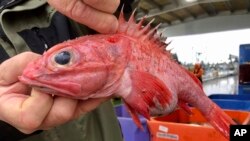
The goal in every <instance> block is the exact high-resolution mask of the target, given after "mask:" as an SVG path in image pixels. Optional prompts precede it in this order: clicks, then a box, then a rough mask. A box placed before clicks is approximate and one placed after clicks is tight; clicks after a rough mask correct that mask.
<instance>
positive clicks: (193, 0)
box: [186, 0, 197, 2]
mask: <svg viewBox="0 0 250 141" xmlns="http://www.w3.org/2000/svg"><path fill="white" fill-rule="evenodd" d="M196 1H197V0H186V2H196Z"/></svg>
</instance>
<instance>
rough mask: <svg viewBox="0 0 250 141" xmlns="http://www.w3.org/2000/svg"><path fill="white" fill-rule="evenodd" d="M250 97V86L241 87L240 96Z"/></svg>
mask: <svg viewBox="0 0 250 141" xmlns="http://www.w3.org/2000/svg"><path fill="white" fill-rule="evenodd" d="M242 94H247V95H250V85H239V95H242Z"/></svg>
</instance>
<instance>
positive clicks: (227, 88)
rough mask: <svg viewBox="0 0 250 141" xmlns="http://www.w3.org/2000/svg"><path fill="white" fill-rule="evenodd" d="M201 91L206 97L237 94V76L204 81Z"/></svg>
mask: <svg viewBox="0 0 250 141" xmlns="http://www.w3.org/2000/svg"><path fill="white" fill-rule="evenodd" d="M203 89H204V91H205V93H206V94H207V95H208V96H209V95H211V94H237V93H238V75H234V76H228V77H223V78H217V79H214V80H208V81H205V82H203Z"/></svg>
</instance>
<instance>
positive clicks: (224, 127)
mask: <svg viewBox="0 0 250 141" xmlns="http://www.w3.org/2000/svg"><path fill="white" fill-rule="evenodd" d="M208 100H209V103H206V104H208V105H210V106H209V109H206V110H204V109H200V111H201V112H202V114H203V115H204V116H205V118H206V119H207V120H208V122H209V123H210V124H211V125H212V126H213V127H214V128H215V129H216V130H217V131H219V132H220V133H221V134H222V135H224V137H226V138H227V139H229V135H230V125H235V124H236V123H235V122H234V121H233V119H232V118H231V117H230V116H228V115H227V114H226V113H225V112H224V111H223V110H222V109H221V108H220V107H219V106H217V105H216V104H215V103H213V102H212V101H211V100H210V99H208Z"/></svg>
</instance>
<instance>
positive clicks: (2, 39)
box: [0, 0, 122, 141]
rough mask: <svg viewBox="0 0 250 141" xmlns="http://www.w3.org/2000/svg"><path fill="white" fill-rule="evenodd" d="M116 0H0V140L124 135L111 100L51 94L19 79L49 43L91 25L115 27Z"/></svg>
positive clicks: (114, 140)
mask: <svg viewBox="0 0 250 141" xmlns="http://www.w3.org/2000/svg"><path fill="white" fill-rule="evenodd" d="M119 3H120V1H119V0H48V1H46V0H12V1H9V0H2V1H0V12H1V14H0V23H1V26H0V63H1V64H0V140H1V141H17V140H21V139H22V141H34V140H35V141H69V140H70V141H122V135H121V131H120V127H119V123H118V121H117V118H116V116H115V114H114V109H113V106H112V104H111V103H110V101H107V99H105V98H102V99H90V100H86V101H80V100H74V99H68V98H64V97H57V96H54V97H52V96H51V95H49V94H46V93H42V92H40V91H37V90H36V89H33V88H30V87H29V86H26V85H24V84H22V83H20V82H19V81H18V76H19V75H21V73H22V71H23V69H24V68H25V67H26V65H27V64H28V63H29V62H31V61H33V60H35V59H37V58H38V57H40V55H39V54H42V53H43V52H44V51H46V50H47V49H49V48H50V47H52V46H53V45H55V44H58V43H60V42H63V41H65V40H69V39H74V38H76V37H78V36H81V35H86V34H91V33H93V30H91V29H94V30H96V31H97V32H100V33H114V32H116V30H117V28H118V21H117V18H116V17H115V16H114V15H113V13H114V12H115V11H116V9H117V7H118V6H119ZM75 21H76V22H77V23H76V22H75ZM78 23H81V24H78ZM83 25H86V26H87V27H86V26H83ZM88 27H89V28H88ZM90 28H91V29H90ZM105 101H106V102H105ZM97 107H98V108H97Z"/></svg>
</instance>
